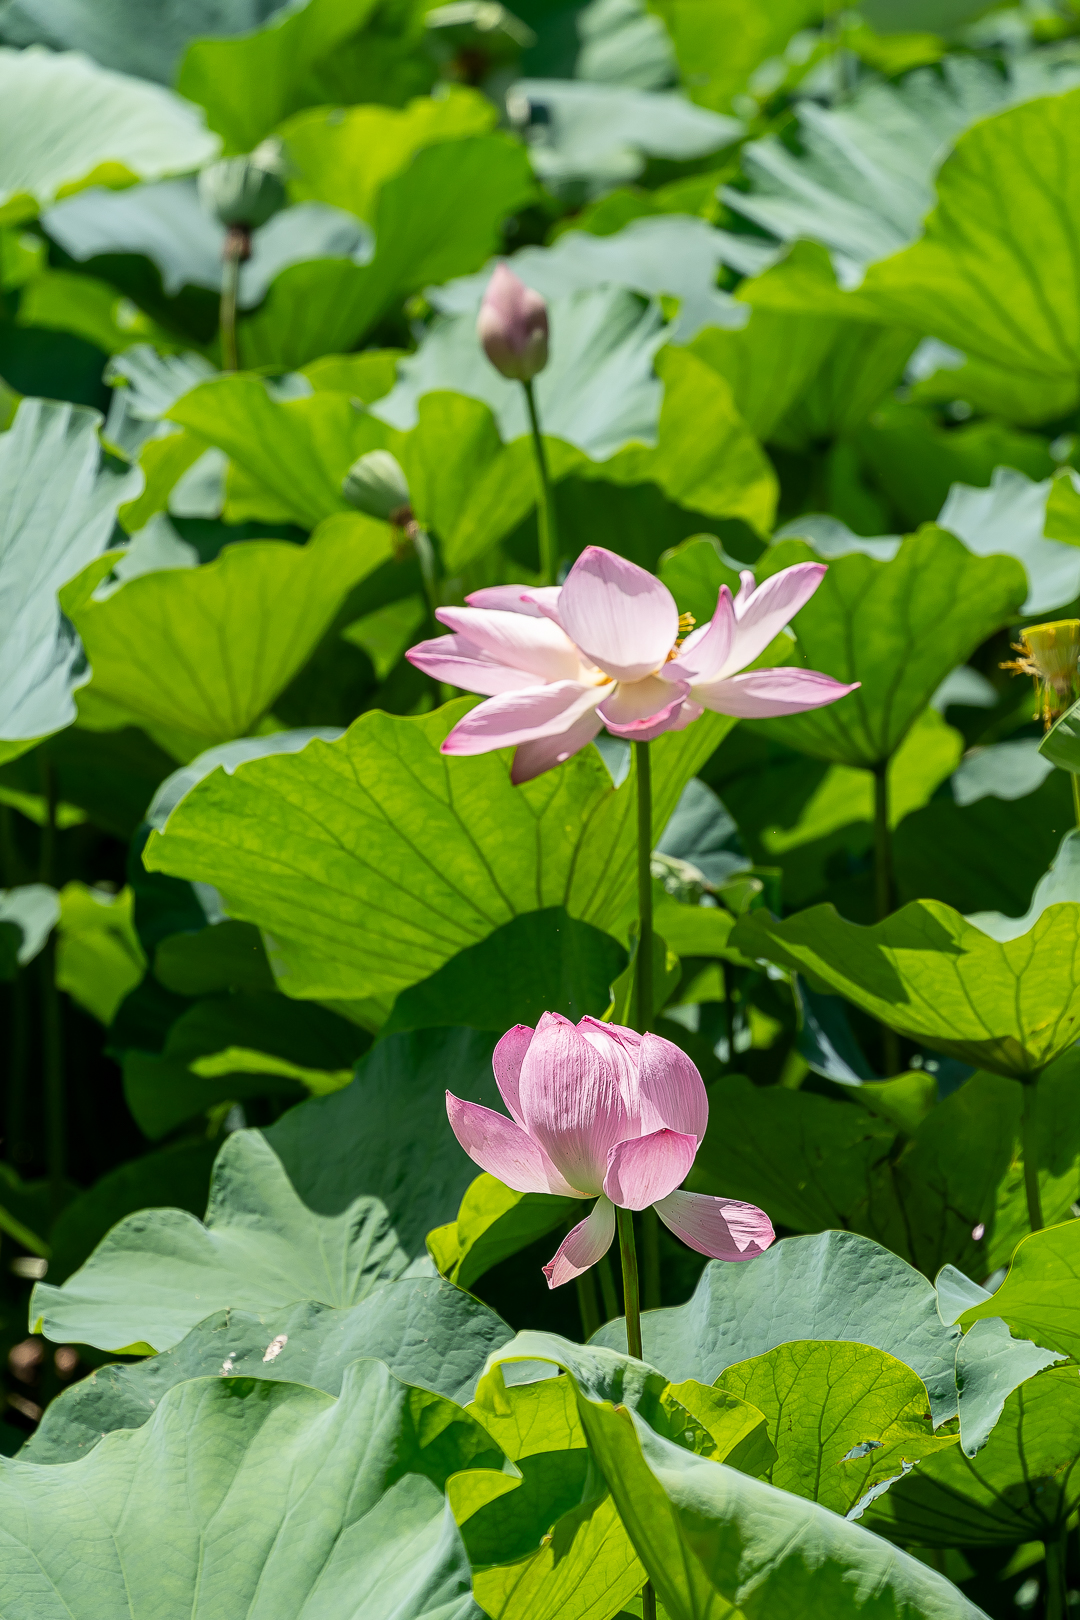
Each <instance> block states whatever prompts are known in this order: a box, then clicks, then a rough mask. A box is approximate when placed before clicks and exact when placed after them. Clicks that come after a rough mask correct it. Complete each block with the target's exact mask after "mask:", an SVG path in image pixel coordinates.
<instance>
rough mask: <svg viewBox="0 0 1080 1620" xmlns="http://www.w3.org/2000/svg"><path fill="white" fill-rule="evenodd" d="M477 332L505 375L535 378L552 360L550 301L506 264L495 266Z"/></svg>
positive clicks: (496, 364) (481, 307)
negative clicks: (527, 285)
mask: <svg viewBox="0 0 1080 1620" xmlns="http://www.w3.org/2000/svg"><path fill="white" fill-rule="evenodd" d="M476 332H477V336H478V337H479V339H480V342H481V344H482V345H483V349H484V353H485V354H486V355H487V357H488V359H489V360H490V361H491V363H492V365H493V366H494V367H495V370H496V371H501V372H502V374H503V376H504V377H511V378H514V379H515V380H516V381H517V382H526V383H527V382H532V380H533V378H534V377H535V376H536V374H537V372H539V371H543V369H544V367H545V366H546V365H547V363H548V315H547V305H546V304H545V302H544V300H543V299H542V298H541V296H540V294H539V293H538V292H533V290H532V288H531V287H526V285H525V283H524V282H523V281H519V280H518V278H517V276H515V274H514V272H513V271H512V270H508V269H507V267H506V265H505V264H499V265H496V267H495V274H494V275H493V276H492V278H491V280H490V281H489V282H488V286H487V292H486V293H485V294H484V299H483V302H482V303H481V305H480V314H479V316H478V318H477V322H476Z"/></svg>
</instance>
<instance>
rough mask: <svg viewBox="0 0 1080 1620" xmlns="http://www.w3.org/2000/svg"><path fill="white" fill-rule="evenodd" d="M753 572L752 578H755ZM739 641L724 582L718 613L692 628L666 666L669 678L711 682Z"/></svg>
mask: <svg viewBox="0 0 1080 1620" xmlns="http://www.w3.org/2000/svg"><path fill="white" fill-rule="evenodd" d="M753 577H754V576H753V574H751V575H750V578H751V579H753ZM734 640H735V607H734V604H733V603H732V600H731V592H730V591H729V590H728V588H727V586H726V585H721V587H720V595H719V597H718V598H717V602H716V612H715V613H714V614H713V616H712V618H711V619H710V620H709V622H708V624H703V625H702V626H701V629H700V630H692V631H691V632H690V634H689V635H688V636H687V638H686V640H685V641H684V642H683V644H682V646H681V647H680V648H679V652H678V656H677V657H676V658H673V659H672V660H671V662H670V664H666V665H665V666H664V674H665V676H666V677H667V679H668V680H669V681H690V682H694V681H708V680H711V679H712V678H713V676H715V675H718V674H719V673H720V671H721V670H722V669H723V667H724V665H725V663H726V662H727V659H728V654H729V653H730V652H731V647H732V643H733V642H734Z"/></svg>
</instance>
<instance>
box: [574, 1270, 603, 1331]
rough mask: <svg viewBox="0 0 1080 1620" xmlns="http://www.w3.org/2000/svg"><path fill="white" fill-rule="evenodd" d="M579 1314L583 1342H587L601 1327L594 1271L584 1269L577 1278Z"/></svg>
mask: <svg viewBox="0 0 1080 1620" xmlns="http://www.w3.org/2000/svg"><path fill="white" fill-rule="evenodd" d="M575 1280H576V1283H577V1302H578V1314H579V1316H580V1317H581V1342H582V1344H587V1343H588V1341H589V1340H590V1339H591V1338H592V1336H593V1334H594V1333H598V1332H599V1331H600V1327H601V1325H602V1324H601V1321H600V1306H599V1304H598V1302H597V1298H596V1279H595V1277H594V1276H593V1274H592V1271H591V1270H590V1271H583V1272H582V1273H581V1276H580V1277H578V1278H576V1279H575Z"/></svg>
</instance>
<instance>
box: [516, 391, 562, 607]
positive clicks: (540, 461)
mask: <svg viewBox="0 0 1080 1620" xmlns="http://www.w3.org/2000/svg"><path fill="white" fill-rule="evenodd" d="M521 386H522V388H524V390H525V403H526V404H527V405H528V407H529V424H530V426H531V428H532V442H533V454H534V455H535V457H536V473H537V477H538V478H539V480H540V499H539V501H538V502H537V506H536V522H537V527H538V529H539V531H540V575H541V578H540V583H541V585H554V584H555V583H556V571H557V569H558V564H559V529H558V520H557V518H556V516H555V497H554V494H553V493H552V489H551V476H550V474H549V472H548V464H547V451H546V450H545V449H544V436H543V434H542V433H541V431H540V413H539V411H538V410H537V408H536V393H535V390H534V389H533V385H532V383H531V382H523V383H522V385H521Z"/></svg>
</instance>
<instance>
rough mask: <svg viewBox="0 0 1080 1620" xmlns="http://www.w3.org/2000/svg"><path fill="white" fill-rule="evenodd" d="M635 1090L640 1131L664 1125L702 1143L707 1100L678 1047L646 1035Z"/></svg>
mask: <svg viewBox="0 0 1080 1620" xmlns="http://www.w3.org/2000/svg"><path fill="white" fill-rule="evenodd" d="M638 1088H639V1091H640V1095H641V1111H642V1126H643V1129H645V1130H649V1131H652V1130H656V1129H657V1128H658V1127H659V1126H661V1125H665V1126H667V1128H668V1129H669V1130H672V1131H680V1132H682V1133H683V1134H684V1135H686V1136H693V1137H694V1138H695V1139H696V1140H697V1141H698V1142H700V1141H701V1138H702V1137H703V1136H704V1135H705V1127H706V1125H707V1124H708V1123H709V1099H708V1097H707V1095H706V1093H705V1085H704V1082H703V1081H702V1078H701V1076H700V1074H699V1073H698V1071H697V1069H696V1068H695V1066H694V1064H693V1063H691V1061H690V1059H689V1058H688V1057H687V1055H686V1053H685V1052H684V1051H683V1050H682V1048H681V1047H678V1046H676V1045H675V1043H674V1042H673V1041H665V1039H664V1037H663V1036H662V1035H651V1034H650V1035H645V1036H644V1037H643V1038H642V1042H641V1059H640V1062H639V1065H638ZM511 1112H513V1110H511ZM515 1117H516V1116H515Z"/></svg>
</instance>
